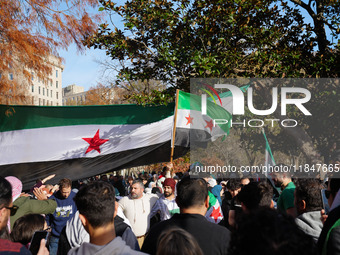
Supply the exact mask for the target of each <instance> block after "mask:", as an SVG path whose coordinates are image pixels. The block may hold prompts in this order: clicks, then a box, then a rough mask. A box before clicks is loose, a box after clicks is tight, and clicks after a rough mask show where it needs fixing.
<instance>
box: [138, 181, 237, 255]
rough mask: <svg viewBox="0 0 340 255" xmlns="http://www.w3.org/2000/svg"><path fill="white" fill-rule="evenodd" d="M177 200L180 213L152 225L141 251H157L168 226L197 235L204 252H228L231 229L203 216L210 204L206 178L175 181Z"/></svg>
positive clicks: (217, 254)
mask: <svg viewBox="0 0 340 255" xmlns="http://www.w3.org/2000/svg"><path fill="white" fill-rule="evenodd" d="M176 202H177V204H178V206H179V208H180V214H175V215H173V217H172V218H171V219H169V220H165V221H162V222H160V223H158V224H156V225H155V226H154V227H152V228H151V230H150V232H149V234H148V235H147V237H146V239H145V241H144V244H143V246H142V252H145V253H148V254H151V255H152V254H156V252H157V242H158V237H159V236H160V235H161V234H162V233H163V232H164V231H166V230H167V229H169V228H172V227H179V228H181V229H184V230H186V231H187V232H189V233H190V234H191V235H192V236H193V237H194V238H195V239H196V241H197V242H198V244H199V246H200V248H201V249H202V251H203V253H204V254H205V255H208V254H213V255H219V254H227V251H228V245H229V240H230V231H229V230H228V229H227V228H225V227H222V226H219V225H217V224H214V223H211V222H209V221H208V220H207V219H206V218H205V217H204V216H205V213H206V211H207V208H208V206H209V196H208V188H207V184H206V182H205V181H204V180H203V179H190V177H186V178H184V179H183V180H182V181H180V182H179V183H178V184H177V197H176Z"/></svg>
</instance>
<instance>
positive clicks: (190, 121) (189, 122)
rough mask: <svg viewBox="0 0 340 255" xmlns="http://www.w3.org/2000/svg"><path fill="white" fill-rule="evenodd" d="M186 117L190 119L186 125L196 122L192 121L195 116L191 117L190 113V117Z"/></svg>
mask: <svg viewBox="0 0 340 255" xmlns="http://www.w3.org/2000/svg"><path fill="white" fill-rule="evenodd" d="M185 118H186V119H187V120H188V122H187V124H186V125H189V124H194V123H192V120H193V119H194V118H193V117H190V114H189V117H185Z"/></svg>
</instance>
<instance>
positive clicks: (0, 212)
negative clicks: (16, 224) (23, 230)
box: [0, 176, 49, 255]
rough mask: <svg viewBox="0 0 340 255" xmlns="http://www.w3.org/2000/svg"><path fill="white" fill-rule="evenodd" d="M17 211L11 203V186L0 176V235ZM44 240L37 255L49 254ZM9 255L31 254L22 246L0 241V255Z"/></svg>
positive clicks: (4, 240)
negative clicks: (5, 254)
mask: <svg viewBox="0 0 340 255" xmlns="http://www.w3.org/2000/svg"><path fill="white" fill-rule="evenodd" d="M16 210H17V207H16V206H13V202H12V186H11V184H10V183H9V182H8V181H7V180H6V179H5V178H3V177H1V176H0V235H2V234H3V232H4V231H6V226H7V222H8V219H9V217H10V215H13V214H15V212H16ZM45 244H46V243H45V240H42V241H41V243H40V247H39V252H38V255H47V254H49V252H48V250H47V248H46V246H45ZM9 252H11V254H24V255H25V254H27V255H29V254H31V252H30V251H29V250H28V249H27V248H26V247H25V246H23V245H22V244H20V243H14V242H12V241H10V240H7V239H0V253H9Z"/></svg>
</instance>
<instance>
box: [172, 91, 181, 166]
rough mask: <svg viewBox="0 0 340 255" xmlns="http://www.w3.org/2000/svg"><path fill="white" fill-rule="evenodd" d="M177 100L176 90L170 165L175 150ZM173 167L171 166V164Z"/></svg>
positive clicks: (177, 92)
mask: <svg viewBox="0 0 340 255" xmlns="http://www.w3.org/2000/svg"><path fill="white" fill-rule="evenodd" d="M178 98H179V90H178V89H176V103H175V117H174V128H173V130H172V140H171V155H170V163H171V164H172V163H173V160H174V150H175V137H176V124H177V110H178ZM172 165H173V164H172Z"/></svg>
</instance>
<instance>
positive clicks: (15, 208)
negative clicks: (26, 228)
mask: <svg viewBox="0 0 340 255" xmlns="http://www.w3.org/2000/svg"><path fill="white" fill-rule="evenodd" d="M2 208H6V209H8V210H10V212H11V214H10V215H11V216H14V215H15V213H16V212H17V210H18V208H19V206H16V205H13V206H12V207H9V206H4V207H2ZM2 208H1V209H2Z"/></svg>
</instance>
